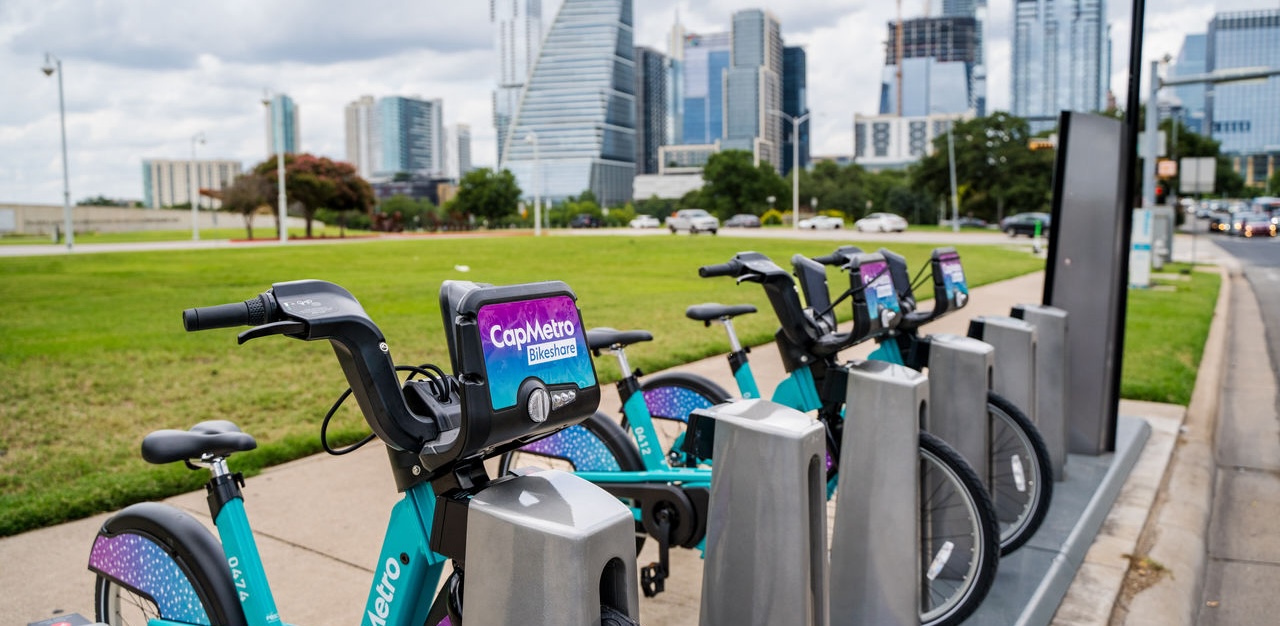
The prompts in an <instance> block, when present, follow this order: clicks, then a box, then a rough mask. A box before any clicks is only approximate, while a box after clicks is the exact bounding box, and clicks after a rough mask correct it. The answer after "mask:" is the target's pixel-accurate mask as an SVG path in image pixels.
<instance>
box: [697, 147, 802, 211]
mask: <svg viewBox="0 0 1280 626" xmlns="http://www.w3.org/2000/svg"><path fill="white" fill-rule="evenodd" d="M752 159H753V157H752V155H751V153H750V152H747V151H745V150H726V151H724V152H719V153H717V154H713V155H711V158H710V159H708V160H707V164H706V166H705V167H703V169H702V179H703V180H705V181H706V184H705V185H704V186H703V188H702V190H701V192H700V193H699V199H700V201H701V203H702V205H703V206H702V207H701V208H704V209H706V210H707V211H709V212H711V213H714V214H716V215H718V216H719V217H721V218H722V219H723V218H727V217H729V216H731V215H733V214H735V213H751V214H754V215H760V214H761V213H763V212H764V211H765V210H766V209H768V208H769V202H768V200H767V198H768V197H769V196H774V197H775V198H782V197H786V196H788V194H789V192H790V191H791V189H790V187H789V185H787V183H786V181H784V180H782V177H781V176H778V172H777V171H775V170H774V169H773V165H772V164H770V163H766V162H761V163H760V164H759V165H755V164H753V163H752Z"/></svg>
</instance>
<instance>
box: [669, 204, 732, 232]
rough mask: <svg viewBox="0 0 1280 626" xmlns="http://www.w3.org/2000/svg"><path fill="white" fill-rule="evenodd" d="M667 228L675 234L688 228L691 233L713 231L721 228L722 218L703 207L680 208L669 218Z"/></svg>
mask: <svg viewBox="0 0 1280 626" xmlns="http://www.w3.org/2000/svg"><path fill="white" fill-rule="evenodd" d="M667 228H668V229H669V230H670V231H671V232H672V233H673V234H674V233H675V232H676V231H681V230H687V231H689V234H691V235H692V234H697V233H711V234H713V235H714V234H716V231H717V230H720V220H719V219H718V218H716V216H714V215H712V214H710V213H707V212H706V211H704V210H702V209H680V210H679V211H676V214H675V215H672V216H671V217H668V218H667Z"/></svg>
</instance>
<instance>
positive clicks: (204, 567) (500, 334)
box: [89, 280, 638, 626]
mask: <svg viewBox="0 0 1280 626" xmlns="http://www.w3.org/2000/svg"><path fill="white" fill-rule="evenodd" d="M440 303H441V311H442V315H443V318H444V325H445V329H446V335H447V339H448V345H449V353H450V357H451V363H450V365H451V366H452V367H451V368H450V369H451V371H452V373H446V372H445V371H444V370H443V369H442V368H440V367H437V366H434V365H423V366H418V367H404V366H396V365H395V364H394V363H393V362H392V359H391V355H390V349H389V348H388V346H387V343H386V340H385V338H384V337H383V335H382V333H381V331H380V330H379V329H378V327H377V326H376V325H375V324H374V323H373V321H372V320H371V319H370V318H369V316H368V315H367V314H366V313H365V312H364V309H363V308H362V307H361V306H360V304H359V303H358V302H357V301H356V299H355V298H354V297H353V296H352V295H351V294H350V292H348V291H347V290H345V289H343V288H342V287H339V286H338V285H335V284H332V283H328V282H323V281H314V280H308V281H296V282H286V283H277V284H275V285H273V287H272V288H271V289H270V290H269V291H267V292H265V293H263V294H261V295H260V296H257V297H255V298H251V299H249V300H247V301H245V302H242V303H233V304H225V305H218V306H212V307H201V308H194V309H188V310H186V311H184V312H183V322H184V325H185V327H186V329H187V330H188V331H197V330H208V329H214V328H229V327H236V326H251V328H250V329H248V330H245V331H244V332H242V333H240V334H239V337H238V340H239V342H240V343H244V342H246V341H250V340H253V339H258V338H261V337H268V336H272V335H283V336H286V337H291V338H294V339H300V340H304V341H316V340H328V341H329V342H330V343H331V344H332V346H333V349H334V353H335V355H336V356H337V359H338V362H339V364H340V366H341V367H342V371H343V373H344V374H345V375H346V378H347V381H348V383H350V389H349V390H348V392H347V393H345V394H343V398H342V399H345V398H346V397H347V395H354V396H355V398H356V401H357V403H358V404H359V407H360V410H361V412H362V413H363V415H364V417H365V419H366V421H367V423H368V425H369V426H370V428H371V429H372V431H373V434H372V435H370V437H369V438H367V439H366V440H365V442H368V441H371V440H372V439H374V438H376V439H378V440H380V441H381V443H383V444H384V445H385V446H386V448H387V453H388V456H389V459H390V465H391V471H392V473H393V474H394V476H395V479H396V485H397V487H398V489H399V491H401V492H402V493H403V494H404V497H403V499H402V500H400V501H399V503H397V504H396V505H395V507H394V508H393V509H392V511H391V513H390V521H389V523H388V525H387V531H386V536H385V539H384V541H383V544H382V548H381V551H380V553H379V555H378V556H377V560H376V561H372V563H373V564H374V577H373V580H372V582H371V583H370V587H369V593H368V596H367V597H368V599H367V602H366V604H365V606H364V608H363V610H362V613H361V614H362V618H361V623H362V624H365V625H366V626H374V625H377V626H387V625H397V626H423V624H430V625H431V626H439V625H442V624H445V625H449V626H459V625H460V624H462V623H463V599H464V592H465V586H464V583H463V573H464V570H469V571H472V572H473V573H475V572H478V571H481V570H482V569H483V571H486V572H487V571H490V570H491V569H492V567H490V566H489V564H486V563H483V561H481V562H479V563H477V562H475V561H471V562H468V561H467V560H466V558H465V556H466V552H467V549H468V548H467V544H468V542H467V526H468V524H467V519H468V517H467V510H468V507H469V506H470V504H471V503H472V502H482V501H483V502H485V503H487V504H492V503H493V502H494V500H492V499H491V498H493V497H496V496H503V495H504V493H505V494H508V495H509V494H510V493H511V492H513V491H514V492H515V493H521V492H520V491H519V490H520V489H523V488H524V486H526V485H531V484H534V482H531V481H535V482H536V481H539V480H546V481H554V482H555V483H557V484H558V485H562V486H563V485H568V486H574V489H575V490H580V493H584V494H586V495H587V496H589V497H594V498H596V503H595V504H596V506H597V507H599V505H600V504H601V503H603V504H604V505H606V506H605V507H604V510H610V509H609V507H613V510H615V511H616V515H617V516H618V519H619V520H620V523H621V524H622V525H623V526H622V538H623V540H624V541H623V543H624V544H627V543H628V542H627V541H626V540H627V539H628V538H629V527H630V520H629V517H628V515H627V511H626V509H625V507H622V506H621V505H620V504H619V503H618V501H617V500H616V498H614V497H612V496H610V495H608V494H605V493H603V492H601V491H600V490H599V489H597V488H595V487H593V486H591V485H590V484H589V483H586V482H585V481H582V480H581V479H578V478H576V477H573V476H571V475H567V474H563V473H547V474H530V475H523V476H501V477H496V478H491V477H490V475H489V473H488V472H487V471H486V469H485V465H484V460H485V459H486V458H489V457H492V456H494V455H497V454H501V453H502V452H504V451H506V450H509V449H513V448H516V447H519V446H521V445H524V444H527V443H529V442H531V441H534V440H536V439H538V438H540V437H544V436H546V435H548V434H551V433H555V432H558V431H562V430H563V429H565V428H567V427H571V426H572V425H574V424H576V423H578V422H580V421H581V420H582V419H583V418H585V417H587V416H589V415H590V414H591V413H592V412H593V411H594V410H595V409H596V407H597V405H598V403H599V397H600V390H599V386H598V383H597V381H596V376H595V369H594V365H593V363H592V361H591V359H590V357H589V355H587V354H586V344H585V337H584V333H583V330H582V324H581V318H580V315H579V313H578V309H577V305H576V303H575V296H574V294H573V292H572V291H571V290H570V289H569V287H568V286H567V285H565V284H563V283H558V282H547V283H535V284H530V285H513V286H506V287H493V286H489V285H480V284H476V283H464V282H453V281H450V282H447V283H445V285H444V287H443V288H442V290H441V294H440ZM535 319H536V320H540V322H541V323H540V324H537V325H530V324H527V323H526V322H529V321H530V320H535ZM535 326H536V327H535ZM530 329H532V330H530ZM539 333H541V336H540V339H539V341H540V343H536V344H533V343H531V341H530V337H531V336H532V335H533V334H539ZM522 344H523V345H522ZM522 348H523V349H522ZM526 354H527V355H528V356H527V358H526ZM405 370H408V371H409V372H410V375H409V377H408V380H406V381H403V382H402V381H401V380H400V375H399V374H398V373H397V372H398V371H405ZM339 403H341V399H340V400H339ZM330 415H332V411H331V412H330ZM327 423H328V417H326V419H325V425H326V426H327ZM321 438H322V441H324V444H325V448H326V449H327V450H332V448H330V446H329V443H328V441H327V440H326V437H325V426H322V428H321ZM362 443H363V442H362ZM356 445H357V446H358V445H359V444H356ZM255 446H256V442H255V441H254V439H253V437H252V436H250V435H249V434H247V433H244V432H241V430H240V429H239V428H238V427H237V426H236V425H235V424H233V423H231V422H229V421H225V420H213V421H205V422H201V423H199V424H197V425H196V426H194V427H192V428H191V429H189V430H161V431H157V432H153V433H151V434H150V435H148V436H147V437H146V438H145V439H144V440H143V443H142V455H143V457H144V458H145V459H146V460H147V461H148V462H151V463H177V462H182V463H186V464H187V465H188V466H189V467H191V468H193V469H198V468H200V467H204V468H208V469H209V470H210V471H211V473H212V477H211V478H210V479H209V482H208V484H207V485H206V489H207V492H208V502H209V511H210V514H211V516H212V518H213V520H214V524H215V526H216V528H217V534H218V537H216V538H215V536H214V535H213V534H212V533H210V532H209V531H208V530H206V529H205V527H204V525H203V524H201V523H200V522H199V521H197V520H196V519H195V518H193V517H191V516H190V515H187V514H185V513H183V512H182V511H180V510H178V509H175V508H173V507H171V506H168V505H164V504H158V503H141V504H136V505H133V506H130V507H128V508H126V509H124V510H122V511H120V512H119V513H117V514H115V515H113V516H111V517H110V518H109V519H108V520H107V521H106V522H105V523H104V524H103V526H102V528H101V530H100V531H99V533H98V535H97V537H96V538H95V540H94V543H93V548H92V550H91V553H90V557H89V568H90V570H92V571H93V572H94V573H95V574H96V576H97V582H96V597H95V608H96V611H95V612H96V615H97V619H98V620H99V621H101V622H105V623H108V624H112V625H121V624H149V625H150V626H177V625H191V624H205V625H224V626H241V625H246V626H249V625H251V626H272V625H276V624H282V623H284V622H283V619H282V617H281V615H279V613H278V611H277V609H276V604H275V600H274V598H273V595H272V592H271V588H270V585H269V584H268V581H267V577H266V573H265V571H264V570H263V565H262V559H261V556H260V555H259V553H258V549H257V545H256V542H255V540H254V535H253V532H252V530H251V529H250V526H249V522H248V518H247V516H246V514H245V509H244V505H243V494H242V491H241V489H242V487H243V486H244V479H243V476H242V475H240V474H238V473H235V472H232V471H231V470H230V469H229V467H228V459H229V457H231V456H232V455H234V454H235V453H238V452H243V451H246V450H251V449H253V448H254V447H255ZM350 449H351V448H346V449H343V450H335V451H333V452H335V453H342V452H346V451H350ZM565 479H570V480H567V481H566V480H565ZM538 484H541V483H538ZM582 490H585V491H582ZM593 494H598V495H593ZM541 497H543V498H544V499H546V498H551V499H553V500H554V498H555V494H554V493H551V494H546V493H544V494H541ZM580 501H581V499H579V500H577V501H570V500H568V499H566V500H554V502H556V503H559V504H574V503H578V502H580ZM593 510H601V509H599V508H596V509H593ZM472 515H473V516H474V515H476V514H474V513H473V514H472ZM538 521H539V522H547V523H551V521H550V519H549V518H548V519H540V520H538ZM485 540H486V541H494V539H492V538H486V539H485ZM537 548H538V546H533V547H526V546H519V545H514V546H511V551H512V554H511V556H512V558H514V559H520V558H539V555H538V553H537ZM474 549H475V548H474V546H473V547H472V548H471V550H474ZM630 549H631V548H630V545H622V546H621V549H620V550H619V555H620V556H618V557H615V558H614V559H613V560H612V561H611V562H610V563H609V565H608V566H606V567H603V568H602V569H601V570H600V571H598V572H589V573H588V576H587V578H589V579H590V580H591V581H592V582H591V584H590V586H589V587H590V588H588V589H576V590H572V595H573V596H574V598H573V599H574V600H581V601H582V602H585V603H588V608H589V611H588V612H586V614H580V613H576V612H574V611H573V607H570V606H565V607H555V609H556V610H558V611H562V612H561V613H559V615H561V616H567V615H574V616H578V618H577V619H573V620H568V618H566V620H567V621H576V622H577V623H582V624H588V623H598V624H609V625H620V624H634V623H635V621H634V617H635V616H637V615H638V603H637V599H636V596H637V594H636V592H635V590H634V587H635V573H634V572H635V570H634V568H633V567H629V566H627V565H626V563H633V559H632V557H631V555H630ZM623 558H625V559H626V560H625V562H624V561H623V560H621V559H623ZM448 561H451V562H452V566H453V573H452V575H451V576H450V577H449V579H448V580H447V581H446V583H445V584H444V585H443V587H442V588H441V589H440V591H439V593H437V592H436V589H437V587H439V583H440V580H441V578H442V575H443V572H444V566H445V565H446V562H448ZM468 564H470V565H471V566H472V567H470V568H468V567H466V566H467V565H468ZM481 565H484V566H485V567H484V568H482V567H481ZM546 566H547V567H550V568H559V567H574V566H575V565H574V563H571V562H568V563H556V562H552V563H546ZM476 575H477V576H479V577H480V578H478V579H479V580H488V579H486V578H483V576H482V575H481V574H476ZM476 580H477V579H473V580H472V584H477V583H476ZM629 587H630V588H631V589H630V590H629ZM477 589H478V590H482V589H484V587H477ZM503 591H504V593H501V594H490V595H489V597H481V598H480V599H479V600H480V601H476V600H475V599H474V598H473V599H472V602H471V603H469V606H470V608H469V609H468V611H467V613H466V614H467V615H468V616H472V615H474V618H473V619H474V620H475V621H476V623H495V622H496V621H500V620H499V619H496V618H494V617H493V615H494V614H495V613H498V614H503V613H504V612H505V613H506V614H515V611H525V613H524V614H525V615H530V614H531V613H532V612H533V611H532V610H531V609H530V607H527V606H526V607H510V606H507V602H509V601H510V598H511V597H515V594H514V593H505V592H511V591H513V590H511V589H504V590H503ZM566 604H572V603H571V602H566ZM531 621H535V622H541V623H563V622H561V621H559V620H555V619H552V620H546V619H542V620H539V619H536V618H534V619H531Z"/></svg>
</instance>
